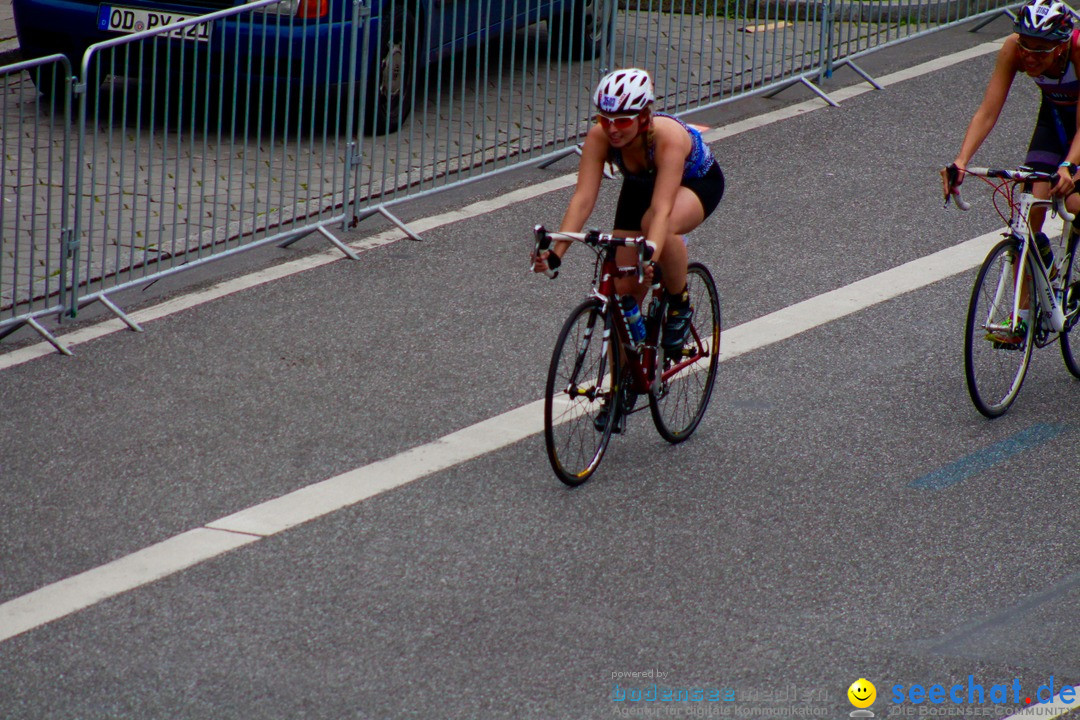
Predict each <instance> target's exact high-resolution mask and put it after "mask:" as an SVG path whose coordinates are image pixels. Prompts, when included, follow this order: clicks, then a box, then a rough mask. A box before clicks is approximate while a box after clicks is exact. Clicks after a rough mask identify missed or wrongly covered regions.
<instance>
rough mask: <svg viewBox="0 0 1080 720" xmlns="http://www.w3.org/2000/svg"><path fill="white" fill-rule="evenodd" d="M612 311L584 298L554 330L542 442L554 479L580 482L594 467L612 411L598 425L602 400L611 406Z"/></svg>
mask: <svg viewBox="0 0 1080 720" xmlns="http://www.w3.org/2000/svg"><path fill="white" fill-rule="evenodd" d="M611 329H612V324H611V314H610V312H609V313H605V312H604V310H603V305H602V304H601V302H600V301H599V300H596V299H589V300H586V301H585V302H583V303H581V304H580V305H578V306H577V308H575V309H574V311H573V312H572V313H570V317H568V318H567V320H566V322H565V323H564V324H563V327H562V330H561V331H560V332H559V339H558V341H556V343H555V350H554V351H553V352H552V355H551V365H550V366H549V367H548V377H547V384H546V385H545V389H544V444H545V445H546V447H547V455H548V460H549V461H550V462H551V467H552V469H553V470H554V471H555V475H557V476H558V478H559V480H561V481H562V482H564V483H566V484H567V485H570V486H575V485H580V484H581V483H583V482H585V481H586V480H588V479H589V477H590V476H591V475H592V474H593V473H594V472H595V471H596V468H597V467H599V465H600V461H601V460H602V459H603V457H604V452H605V451H606V450H607V446H608V442H609V441H610V440H611V430H612V428H613V427H614V423H615V420H616V413H615V412H609V413H607V416H606V421H602V424H601V425H600V426H599V427H598V426H597V417H598V416H599V415H600V411H601V410H602V409H603V407H604V405H605V403H607V404H608V405H609V406H611V407H614V398H615V395H616V393H617V390H618V388H617V387H613V383H612V382H611V378H617V377H619V372H620V367H619V353H617V352H611V347H610V337H611V334H612V333H611Z"/></svg>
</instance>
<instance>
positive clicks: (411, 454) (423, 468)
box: [0, 46, 1000, 642]
mask: <svg viewBox="0 0 1080 720" xmlns="http://www.w3.org/2000/svg"><path fill="white" fill-rule="evenodd" d="M980 47H983V46H980ZM975 50H976V49H973V50H971V51H966V52H965V53H958V54H957V55H954V56H950V58H943V59H940V60H938V61H934V62H932V63H925V64H924V65H922V66H919V68H922V69H921V70H919V71H918V73H922V72H930V71H932V70H937V69H940V68H942V67H947V66H948V65H950V64H954V62H960V61H962V60H963V59H969V58H970V57H974V56H977V55H978V54H985V52H989V51H990V50H985V51H984V52H981V53H976V54H974V55H973V54H972V53H973V52H974V51H975ZM957 57H959V58H961V59H959V60H955V61H950V59H951V58H957ZM913 71H914V69H913V70H909V71H906V72H907V73H909V74H908V75H904V77H905V79H906V78H907V77H914V76H915V75H911V74H910V73H911V72H913ZM918 73H917V74H918ZM903 74H904V73H896V74H893V75H891V76H889V77H888V78H883V79H882V80H879V82H881V83H882V84H883V85H884V84H886V82H895V81H898V80H896V78H898V77H900V76H901V75H903ZM866 91H867V90H866V89H865V88H848V89H847V91H846V92H842V91H838V92H836V93H834V97H842V98H843V97H855V96H856V95H859V94H861V93H862V92H866ZM821 107H828V106H827V105H824V104H822V103H821V102H820V101H811V102H808V103H802V104H799V105H795V106H792V107H790V108H785V109H784V110H781V111H777V112H775V113H769V114H768V115H766V116H763V118H765V120H762V119H761V118H758V119H754V120H749V121H744V122H743V123H737V124H735V125H732V126H729V127H728V128H721V129H718V130H715V131H711V133H710V141H711V140H712V139H719V138H721V137H728V136H730V135H732V134H735V133H737V132H745V131H747V130H750V129H753V128H755V127H761V125H763V124H767V123H769V122H777V121H779V120H782V119H785V118H787V117H792V116H793V115H798V114H800V113H803V112H808V111H810V110H813V109H819V108H821ZM574 182H576V177H575V176H574V175H565V176H562V177H559V178H554V179H552V180H549V181H547V182H545V183H541V184H539V185H536V186H532V187H529V188H525V189H522V190H517V191H514V192H512V193H507V194H506V195H503V196H500V197H498V198H495V199H494V200H488V201H483V202H479V203H474V204H473V205H470V206H468V207H465V208H462V209H460V210H457V211H453V212H448V213H444V214H442V215H438V216H434V217H431V218H426V219H423V220H419V221H416V222H415V223H413V227H414V228H416V229H417V230H418V231H420V232H423V231H426V230H429V229H433V228H436V227H440V226H442V225H446V224H449V223H451V222H457V221H459V220H463V219H467V218H471V217H474V216H475V215H478V214H482V213H485V212H491V211H493V210H497V209H501V208H504V207H506V206H508V205H510V204H513V203H517V202H523V201H525V200H528V199H531V198H534V197H537V196H539V195H541V194H544V193H547V192H552V191H554V190H559V189H564V188H567V187H571V186H573V184H574ZM999 236H1000V232H998V231H995V232H993V233H988V234H986V235H983V236H981V237H979V238H975V239H973V240H969V241H968V242H965V243H962V244H961V245H958V246H956V247H951V248H947V249H945V250H942V251H940V252H938V253H934V254H933V255H930V256H928V257H925V258H920V259H919V260H914V261H912V262H909V263H906V264H905V265H901V266H899V267H897V268H893V269H891V270H888V271H886V272H883V273H880V274H878V275H875V276H873V277H871V278H867V279H865V280H860V281H858V282H856V283H853V284H851V285H848V286H846V287H843V288H839V289H837V290H834V291H831V292H828V293H825V294H823V295H820V296H817V297H815V298H811V299H809V300H806V301H804V302H801V303H797V304H796V305H793V306H791V307H789V308H784V309H782V310H779V311H776V312H774V313H771V314H769V315H766V316H764V317H761V318H758V319H756V320H753V321H750V322H748V323H745V324H743V325H740V326H738V327H735V328H731V329H728V330H726V331H725V332H724V335H723V339H722V344H723V349H722V353H721V358H722V359H723V360H730V359H732V358H734V357H737V356H738V355H741V354H743V353H746V352H750V351H751V350H755V349H758V348H761V347H764V346H766V345H769V344H771V343H775V342H779V341H781V340H784V339H786V338H790V337H792V336H794V335H797V334H799V333H801V332H804V331H805V330H809V329H811V328H813V327H817V326H819V325H822V324H824V323H827V322H830V321H832V320H835V319H837V318H840V317H844V316H845V315H849V314H851V313H854V312H857V311H859V310H862V309H864V308H866V307H869V306H871V305H874V304H876V303H879V302H883V301H885V300H888V299H890V298H893V297H896V296H898V295H900V294H903V293H905V292H909V291H911V290H914V289H917V288H919V287H922V286H924V285H927V284H930V283H932V282H936V281H938V280H941V279H944V278H946V277H949V276H950V275H953V274H955V273H959V272H963V271H964V270H966V269H969V268H971V267H973V266H975V265H977V264H978V263H979V262H980V261H981V259H982V257H983V256H984V255H985V253H986V250H987V248H989V247H990V245H992V244H993V242H994V241H995V240H996V238H998V237H999ZM400 237H401V235H400V233H399V232H398V231H397V230H392V231H388V232H384V233H380V234H379V235H376V236H374V237H372V238H369V239H367V240H363V241H360V242H357V243H354V244H353V245H352V247H353V248H354V249H358V250H363V249H369V248H373V247H377V246H379V245H385V244H387V243H390V242H395V241H397V240H399V239H400ZM339 259H341V256H340V254H339V253H338V252H337V251H336V250H330V251H327V252H325V253H321V254H317V255H313V256H310V257H307V258H303V259H300V260H295V261H292V262H288V263H283V264H282V265H279V266H277V267H274V268H270V269H267V270H263V271H260V272H257V273H252V274H249V275H246V276H244V277H241V278H235V279H232V280H228V281H225V282H222V283H219V284H218V285H215V286H214V287H212V288H209V289H207V290H205V291H201V292H197V293H192V294H189V295H186V296H184V297H181V298H177V299H175V300H171V301H168V302H165V303H161V304H159V305H156V306H153V307H150V308H146V309H144V310H141V311H137V312H134V313H131V317H132V318H133V319H134V320H135V321H136V322H138V323H140V324H142V323H145V322H148V321H150V320H154V319H157V318H160V317H164V316H166V315H169V314H172V313H174V312H178V311H180V310H183V309H186V308H190V307H195V306H196V305H200V304H202V303H205V302H209V301H211V300H214V299H217V298H220V297H224V296H226V295H230V294H232V293H235V292H240V291H242V290H246V289H248V288H251V287H255V286H257V285H260V284H262V283H266V282H270V281H271V280H276V279H280V278H282V277H287V276H289V275H292V274H295V273H298V272H303V271H305V270H310V269H312V268H315V267H319V266H321V265H325V264H327V263H329V262H336V261H337V260H339ZM124 327H126V326H125V325H124V324H123V323H121V322H120V321H119V320H115V321H108V322H104V323H100V324H98V325H95V326H92V327H88V328H84V329H81V330H77V331H74V332H71V333H68V334H66V335H64V336H63V341H64V343H65V344H67V345H69V346H70V345H77V344H80V343H84V342H88V341H89V340H92V339H95V338H98V337H102V336H104V335H106V334H108V333H111V332H115V331H117V330H120V329H123V328H124ZM52 352H53V350H52V346H51V345H49V344H48V343H41V344H40V345H39V346H33V347H28V348H25V349H22V350H17V351H15V352H12V353H8V354H7V355H4V356H0V369H3V368H5V367H12V366H14V365H17V364H20V363H22V362H27V361H28V360H31V359H33V358H35V357H41V356H43V355H48V354H52ZM542 423H543V418H542V403H541V402H540V401H537V402H533V403H529V404H528V405H525V406H522V407H520V408H516V409H514V410H511V411H509V412H507V413H503V414H502V415H499V416H498V417H495V418H491V419H489V420H485V421H483V422H481V423H477V424H476V425H472V426H470V427H468V428H465V429H463V430H459V431H457V432H454V433H451V434H449V435H446V436H444V437H442V438H439V439H438V440H435V441H434V442H431V443H428V444H426V445H423V446H421V447H417V448H413V449H412V450H408V451H406V452H403V453H400V454H398V455H395V456H394V457H391V458H387V459H385V460H380V461H378V462H375V463H372V464H370V465H367V466H365V467H362V468H357V469H355V470H352V471H349V472H346V473H343V474H341V475H338V476H336V477H333V478H330V479H328V480H325V481H322V482H319V483H315V484H314V485H311V486H308V487H305V488H302V489H300V490H297V491H295V492H292V493H289V494H288V495H284V496H282V497H279V498H276V499H274V500H270V501H267V502H265V503H261V504H259V505H256V506H254V507H251V508H248V509H246V510H242V511H240V512H238V513H234V514H232V515H229V516H226V517H223V518H220V519H218V520H215V521H213V522H211V523H207V525H206V526H205V527H204V528H198V529H195V530H191V531H189V532H186V533H182V534H180V535H177V536H175V537H172V538H170V539H168V540H165V541H163V542H161V543H158V544H156V545H153V546H151V547H148V548H145V549H143V550H140V551H138V552H135V553H133V554H131V555H128V556H126V557H124V558H120V559H119V560H116V561H113V562H111V563H108V564H106V565H102V566H100V567H97V568H94V569H91V570H88V571H86V572H84V573H81V574H79V575H75V576H73V577H70V578H67V579H65V580H61V581H59V582H56V583H53V584H51V585H47V586H45V587H43V588H41V589H39V590H36V591H34V592H32V593H29V594H27V595H23V596H21V597H18V598H15V599H13V600H9V601H8V602H5V603H3V604H0V642H2V641H4V640H7V639H9V638H12V637H14V636H16V635H19V634H21V633H23V632H26V631H28V630H30V629H33V628H36V627H40V626H41V625H44V624H46V623H48V622H51V621H53V620H56V619H58V618H61V617H64V616H66V615H68V614H70V613H73V612H76V611H77V610H80V609H83V608H86V607H89V606H90V605H93V604H95V603H98V602H100V601H102V600H104V599H106V598H109V597H113V596H115V595H118V594H120V593H122V592H125V591H127V590H131V589H133V588H136V587H139V586H141V585H145V584H147V583H150V582H153V581H155V580H158V579H160V578H163V577H165V576H167V575H170V574H172V573H175V572H179V571H180V570H183V569H185V568H188V567H191V566H192V565H195V564H197V563H200V562H202V561H205V560H209V559H211V558H214V557H217V556H218V555H221V554H223V553H225V552H229V551H230V550H234V549H236V548H239V547H243V546H245V545H248V544H250V543H252V542H255V541H256V540H257V539H259V538H260V537H266V536H269V535H273V534H275V533H279V532H282V531H284V530H287V529H289V528H291V527H295V526H296V525H299V524H301V523H305V522H308V521H310V520H313V519H315V518H318V517H321V516H323V515H325V514H327V513H330V512H333V511H335V510H339V509H341V508H344V507H348V506H349V505H352V504H355V503H358V502H360V501H362V500H364V499H366V498H370V497H372V496H374V495H377V494H379V493H382V492H385V491H386V490H390V489H392V488H395V487H400V486H402V485H405V484H407V483H409V482H412V481H414V480H417V479H419V478H422V477H425V476H427V475H430V474H432V473H435V472H438V471H440V470H444V469H446V468H449V467H453V466H455V465H457V464H460V463H463V462H467V461H469V460H472V459H474V458H477V457H480V456H481V455H484V454H486V453H490V452H493V451H495V450H498V449H500V448H504V447H507V446H508V445H511V444H513V443H515V442H518V441H520V440H522V439H524V438H527V437H529V436H531V435H533V434H536V433H538V432H540V430H541V429H542Z"/></svg>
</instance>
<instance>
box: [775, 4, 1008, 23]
mask: <svg viewBox="0 0 1080 720" xmlns="http://www.w3.org/2000/svg"><path fill="white" fill-rule="evenodd" d="M972 4H973V2H972V0H931V2H903V3H899V4H894V3H891V2H890V3H876V2H875V3H868V2H858V1H854V2H853V1H852V0H834V1H833V2H832V3H831V5H832V19H833V20H834V21H840V22H869V23H880V22H911V23H926V22H941V20H942V18H957V19H970V18H972V17H976V15H974V14H972V13H971V10H972V7H971V6H972ZM978 4H980V5H981V4H982V3H978ZM829 5H830V2H829V0H757V1H756V3H755V6H754V10H755V12H756V14H757V16H758V17H767V18H773V19H777V20H785V19H797V20H821V19H823V18H824V17H825V16H826V15H828V8H829ZM1018 6H1019V4H1018V3H1017V2H1016V0H989V1H988V2H986V3H985V6H984V7H982V8H981V9H980V10H979V14H981V13H990V12H993V11H995V10H997V11H1004V10H1006V9H1010V8H1013V7H1018Z"/></svg>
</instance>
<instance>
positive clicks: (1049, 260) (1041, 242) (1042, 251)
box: [1035, 232, 1055, 276]
mask: <svg viewBox="0 0 1080 720" xmlns="http://www.w3.org/2000/svg"><path fill="white" fill-rule="evenodd" d="M1035 247H1037V248H1039V256H1040V257H1042V261H1043V265H1045V266H1046V271H1047V272H1048V273H1050V275H1051V276H1052V275H1054V274H1055V273H1054V272H1053V269H1054V249H1053V248H1052V247H1050V238H1048V237H1046V234H1045V233H1041V232H1037V233H1035Z"/></svg>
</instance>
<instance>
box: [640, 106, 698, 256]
mask: <svg viewBox="0 0 1080 720" xmlns="http://www.w3.org/2000/svg"><path fill="white" fill-rule="evenodd" d="M654 122H655V121H654ZM655 137H656V153H655V156H654V158H653V160H654V162H655V163H656V184H655V185H654V186H653V194H652V201H651V202H650V203H649V209H650V210H651V211H652V222H651V223H650V224H649V238H648V239H649V241H650V242H652V243H653V244H654V245H655V246H656V250H655V252H654V253H653V256H652V259H653V261H659V259H660V257H661V256H662V255H663V252H664V241H665V240H667V237H668V235H669V233H670V219H671V211H672V209H674V207H675V196H676V195H677V194H678V192H679V186H680V185H682V178H683V170H684V168H685V166H686V158H687V157H688V156H689V155H690V149H691V146H690V136H689V135H688V134H687V133H686V132H685V131H684V130H683V129H682V127H681V126H679V125H674V126H671V125H669V126H666V127H664V128H663V129H662V130H661V128H657V129H656V131H655Z"/></svg>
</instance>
